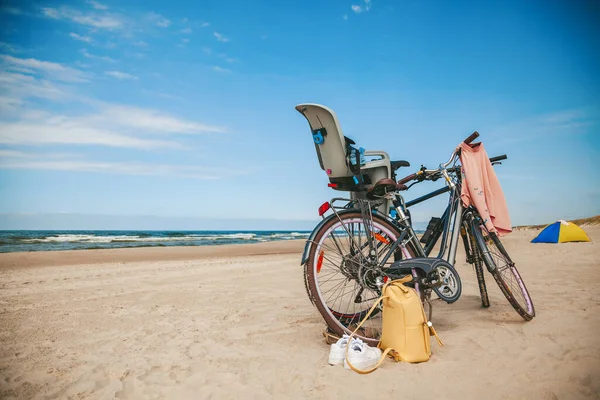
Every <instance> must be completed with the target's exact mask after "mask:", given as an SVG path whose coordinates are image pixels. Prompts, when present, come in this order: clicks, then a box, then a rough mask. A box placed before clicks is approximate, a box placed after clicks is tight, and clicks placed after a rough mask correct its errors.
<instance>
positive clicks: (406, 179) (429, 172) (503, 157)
mask: <svg viewBox="0 0 600 400" xmlns="http://www.w3.org/2000/svg"><path fill="white" fill-rule="evenodd" d="M475 133H477V132H475ZM475 133H474V134H475ZM474 134H473V135H474ZM473 135H471V136H473ZM471 136H469V137H468V138H467V140H468V139H470V138H471ZM477 136H479V134H478V133H477ZM477 136H475V137H477ZM473 139H474V138H473ZM473 139H471V141H473ZM465 143H466V140H465ZM507 158H508V157H507V156H506V154H502V155H501V156H496V157H491V158H490V162H491V163H494V162H496V161H501V160H506V159H507ZM436 172H438V173H439V170H421V171H419V172H417V173H414V174H410V175H408V176H405V177H404V178H402V179H400V180H399V181H398V183H400V184H402V185H404V184H406V183H408V182H410V181H413V180H415V179H417V178H418V177H419V176H421V175H425V178H424V179H423V180H426V179H427V175H430V176H432V175H435V173H436Z"/></svg>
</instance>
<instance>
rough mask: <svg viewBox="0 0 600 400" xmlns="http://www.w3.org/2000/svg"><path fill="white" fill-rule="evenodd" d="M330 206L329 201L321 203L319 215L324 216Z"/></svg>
mask: <svg viewBox="0 0 600 400" xmlns="http://www.w3.org/2000/svg"><path fill="white" fill-rule="evenodd" d="M330 208H331V206H330V205H329V202H326V203H323V204H321V207H319V217H322V216H323V214H325V213H326V212H327V210H329V209H330Z"/></svg>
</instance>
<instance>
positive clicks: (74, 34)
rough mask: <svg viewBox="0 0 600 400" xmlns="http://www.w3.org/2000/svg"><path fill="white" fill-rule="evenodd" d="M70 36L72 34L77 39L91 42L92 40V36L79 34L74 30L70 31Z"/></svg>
mask: <svg viewBox="0 0 600 400" xmlns="http://www.w3.org/2000/svg"><path fill="white" fill-rule="evenodd" d="M69 36H71V37H72V38H73V39H75V40H80V41H82V42H86V43H90V42H91V41H92V38H91V37H89V36H82V35H78V34H76V33H74V32H71V33H69Z"/></svg>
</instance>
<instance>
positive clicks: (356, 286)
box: [305, 211, 416, 346]
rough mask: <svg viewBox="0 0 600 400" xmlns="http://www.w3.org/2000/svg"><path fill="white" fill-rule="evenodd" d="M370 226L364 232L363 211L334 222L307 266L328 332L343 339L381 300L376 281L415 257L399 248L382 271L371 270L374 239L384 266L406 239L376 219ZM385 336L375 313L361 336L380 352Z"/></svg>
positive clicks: (316, 240) (321, 233)
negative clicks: (396, 262) (399, 242)
mask: <svg viewBox="0 0 600 400" xmlns="http://www.w3.org/2000/svg"><path fill="white" fill-rule="evenodd" d="M369 225H371V226H370V227H367V226H365V224H364V220H363V217H362V215H361V213H360V211H357V212H348V213H343V214H340V217H339V218H332V219H331V220H330V221H328V222H327V223H325V224H324V225H323V226H322V227H321V229H320V230H319V232H317V234H316V235H315V238H314V243H313V245H312V248H311V250H310V253H309V257H308V262H307V263H306V265H305V275H306V282H307V284H308V290H309V296H311V301H312V302H313V304H314V305H315V306H316V307H317V309H318V311H319V313H320V314H321V316H322V317H323V319H324V320H325V322H326V324H327V326H328V327H329V329H331V330H332V331H333V332H335V333H336V334H337V335H339V336H342V335H343V334H345V333H346V334H350V333H352V332H353V331H354V329H355V328H356V326H358V324H359V323H360V322H361V321H362V320H363V318H364V317H365V315H366V313H367V312H368V311H369V309H370V308H371V306H372V305H373V303H374V302H375V300H377V299H378V298H379V296H380V295H381V292H380V290H379V289H378V287H377V284H376V283H377V282H376V281H377V279H383V278H384V276H383V275H384V271H385V269H386V268H387V267H389V266H390V265H391V264H392V263H393V262H394V260H395V259H396V260H400V259H402V258H403V257H404V256H405V255H406V256H408V257H414V256H415V254H416V251H413V250H412V248H409V247H407V248H405V249H404V250H402V248H401V247H400V246H398V247H397V248H396V250H395V251H394V255H393V256H391V257H390V258H389V260H388V261H387V263H386V265H384V266H383V268H381V269H379V270H378V269H377V268H373V267H371V265H372V264H369V261H368V260H369V257H370V256H371V255H370V254H369V246H368V243H369V242H368V240H370V239H373V244H374V245H375V250H376V255H375V259H376V260H375V261H377V262H379V261H380V260H381V259H382V257H384V256H385V255H386V254H388V253H389V252H390V251H391V246H392V245H393V243H394V242H395V241H396V240H397V239H398V238H399V237H400V234H401V233H400V231H399V229H398V228H397V227H396V226H394V225H393V224H391V223H390V222H388V221H387V220H385V219H383V218H381V217H377V216H376V215H374V216H373V220H372V223H370V224H369ZM403 251H406V254H403ZM380 335H381V313H380V312H379V309H376V310H375V312H373V314H371V317H370V318H369V320H368V321H366V322H365V323H364V324H363V326H362V327H361V328H360V330H359V331H358V332H357V336H358V337H360V338H361V339H362V340H363V341H365V342H366V343H367V344H369V345H371V346H375V345H376V344H377V343H378V342H379V338H380Z"/></svg>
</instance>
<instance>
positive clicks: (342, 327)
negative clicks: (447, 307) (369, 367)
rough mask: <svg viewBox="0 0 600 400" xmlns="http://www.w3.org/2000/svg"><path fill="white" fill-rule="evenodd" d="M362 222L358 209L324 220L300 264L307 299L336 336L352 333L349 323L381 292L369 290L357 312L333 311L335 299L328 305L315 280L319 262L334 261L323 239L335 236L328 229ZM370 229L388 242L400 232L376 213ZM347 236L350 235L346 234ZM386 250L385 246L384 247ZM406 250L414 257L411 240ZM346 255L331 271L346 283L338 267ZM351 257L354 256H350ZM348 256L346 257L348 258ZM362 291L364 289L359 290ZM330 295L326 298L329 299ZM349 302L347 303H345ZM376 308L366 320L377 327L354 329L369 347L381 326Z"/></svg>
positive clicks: (344, 263)
mask: <svg viewBox="0 0 600 400" xmlns="http://www.w3.org/2000/svg"><path fill="white" fill-rule="evenodd" d="M361 223H362V215H361V213H360V211H356V212H348V213H344V214H341V215H340V217H339V218H333V219H331V220H330V221H328V222H327V223H325V224H324V225H323V226H322V227H321V228H320V229H319V231H318V232H317V233H316V235H315V237H314V243H313V245H312V247H311V250H310V252H309V256H308V261H307V263H306V264H305V267H304V273H305V277H306V278H305V279H306V282H307V283H308V292H309V296H311V297H312V298H311V301H312V302H313V304H314V305H315V306H316V308H317V310H318V311H319V313H320V314H321V316H322V318H323V319H324V320H325V323H326V324H327V326H328V327H329V329H330V330H332V331H333V332H334V333H335V334H337V335H339V336H340V337H341V336H342V335H344V334H351V333H352V332H353V329H350V327H352V326H353V325H357V324H358V323H360V322H361V321H362V319H363V318H364V316H365V315H366V313H367V312H368V310H369V309H370V308H371V306H372V304H373V302H374V301H375V300H376V299H377V298H378V297H379V296H380V295H381V293H380V292H375V291H373V290H371V291H372V292H373V298H372V299H371V300H372V301H371V302H370V303H368V304H364V306H363V307H362V308H361V309H360V310H358V312H356V310H355V311H354V312H353V313H350V312H345V311H341V310H333V309H332V308H331V307H332V306H335V302H336V301H337V300H335V299H334V301H333V304H328V303H327V301H328V299H325V294H324V293H325V291H324V290H323V291H322V290H321V289H322V286H323V285H322V283H320V281H319V275H320V274H321V272H322V269H323V261H324V260H325V261H335V258H336V257H337V255H332V254H333V253H334V252H335V250H333V248H332V246H329V247H328V245H326V244H324V243H325V241H326V240H327V239H328V238H329V237H332V238H335V235H333V236H330V233H331V232H334V230H335V229H336V228H338V227H342V226H343V227H344V228H345V229H346V227H347V226H349V225H351V224H361ZM372 225H373V229H374V230H375V229H376V230H377V231H376V233H378V234H379V235H381V236H382V237H383V238H384V239H387V240H389V241H390V245H391V243H393V242H394V241H395V240H396V239H398V237H400V235H401V232H400V230H399V228H398V227H397V226H395V225H394V224H392V223H390V222H389V221H387V220H385V219H384V218H381V217H378V216H377V215H373V222H372ZM348 236H350V235H348ZM374 236H375V235H374ZM331 240H332V241H333V242H335V239H331ZM350 240H351V239H350V238H349V239H348V242H349V243H350ZM352 240H354V238H352ZM337 248H338V249H340V247H339V246H337ZM322 250H323V254H324V251H325V250H327V251H328V253H331V254H328V256H327V257H325V256H324V255H322V254H321V251H322ZM344 250H345V249H340V251H344ZM388 251H389V249H388ZM401 251H402V250H401V249H400V247H398V249H396V251H395V252H394V257H390V258H391V260H388V262H389V263H391V262H394V259H398V258H400V257H402V256H401ZM407 251H408V252H409V255H410V256H411V257H415V256H416V254H417V252H416V251H415V250H414V249H413V248H412V245H411V243H410V242H409V244H408V246H407ZM346 256H347V254H343V255H342V257H341V260H340V262H341V263H342V264H340V265H338V266H337V267H336V266H335V262H332V268H331V269H332V270H333V271H335V270H336V269H337V270H339V273H340V274H341V275H343V276H346V278H345V279H348V282H350V279H349V278H347V273H346V274H345V273H344V272H342V271H341V270H342V268H348V266H347V264H348V262H349V261H348V260H347V259H346V258H345V257H346ZM352 257H354V256H352ZM352 257H350V258H352ZM319 258H321V261H319ZM357 283H358V281H357V280H356V279H355V280H354V283H353V284H354V285H355V287H356V284H357ZM358 287H360V284H359V285H358ZM344 290H345V288H342V289H341V291H342V294H343V292H344ZM358 290H359V291H360V292H361V293H362V291H361V290H360V289H358ZM363 291H364V290H363ZM331 296H333V295H330V296H329V298H331ZM341 305H342V301H340V306H341ZM348 305H349V304H348ZM378 311H379V310H375V312H374V313H373V314H372V315H371V317H370V321H374V322H373V325H378V326H379V328H377V326H375V327H371V328H372V330H371V331H369V329H371V328H369V327H367V328H365V329H364V330H362V329H361V331H359V332H357V334H356V335H357V336H358V337H359V338H361V339H362V340H363V341H364V342H366V343H367V344H369V345H370V346H376V345H377V343H379V338H378V334H380V330H381V325H380V316H379V317H377V314H378ZM377 318H379V322H377V321H376V319H377ZM377 329H379V332H377ZM369 332H371V333H372V334H370V335H367V333H369Z"/></svg>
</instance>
